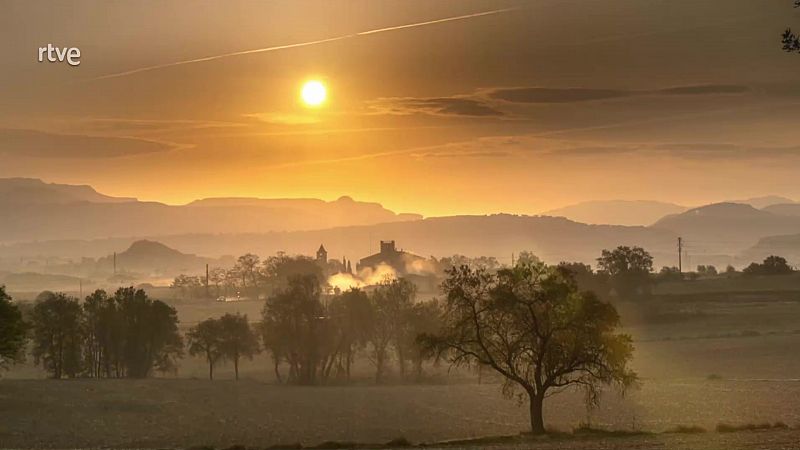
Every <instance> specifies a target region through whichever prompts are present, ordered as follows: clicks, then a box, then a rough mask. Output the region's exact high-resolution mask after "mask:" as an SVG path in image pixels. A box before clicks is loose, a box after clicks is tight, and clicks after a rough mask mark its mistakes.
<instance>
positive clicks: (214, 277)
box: [208, 267, 226, 297]
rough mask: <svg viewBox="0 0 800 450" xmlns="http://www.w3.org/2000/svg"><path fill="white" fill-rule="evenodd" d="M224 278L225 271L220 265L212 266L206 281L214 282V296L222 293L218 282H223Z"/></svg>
mask: <svg viewBox="0 0 800 450" xmlns="http://www.w3.org/2000/svg"><path fill="white" fill-rule="evenodd" d="M225 279H226V271H225V269H223V268H221V267H214V268H213V269H211V270H210V271H209V273H208V281H210V282H211V283H213V284H214V291H215V292H216V297H219V296H221V295H222V291H221V290H220V284H223V283H225Z"/></svg>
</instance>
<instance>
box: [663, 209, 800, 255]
mask: <svg viewBox="0 0 800 450" xmlns="http://www.w3.org/2000/svg"><path fill="white" fill-rule="evenodd" d="M653 228H658V229H664V230H669V231H671V232H673V233H675V234H677V235H680V236H682V237H683V238H685V239H686V240H687V241H688V242H690V243H691V244H692V246H694V247H695V249H696V250H701V249H702V251H706V252H724V253H728V254H736V253H739V252H740V251H742V250H744V249H746V248H749V247H750V246H752V245H755V244H756V243H757V242H758V241H759V240H760V239H762V238H765V237H768V236H775V235H784V234H792V233H796V232H798V231H800V217H791V216H784V215H778V214H773V213H772V212H769V211H765V210H760V209H756V208H754V207H753V206H750V205H746V204H741V203H715V204H712V205H706V206H701V207H699V208H693V209H690V210H688V211H686V212H684V213H681V214H673V215H670V216H667V217H664V218H663V219H661V220H659V221H658V222H656V223H655V224H653Z"/></svg>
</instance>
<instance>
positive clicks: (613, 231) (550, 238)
mask: <svg viewBox="0 0 800 450" xmlns="http://www.w3.org/2000/svg"><path fill="white" fill-rule="evenodd" d="M675 238H676V236H675V235H674V234H673V233H671V232H669V231H665V230H657V229H651V228H648V227H626V226H619V225H587V224H582V223H578V222H573V221H570V220H568V219H565V218H561V217H548V216H515V215H508V214H499V215H491V216H451V217H437V218H427V219H423V220H418V221H410V222H393V223H383V224H376V225H363V226H350V227H337V228H330V229H324V230H311V231H292V232H267V233H226V234H181V235H161V236H150V237H149V238H148V239H152V240H157V241H158V242H160V243H162V244H164V245H167V246H169V247H171V248H174V249H179V250H180V251H181V252H186V253H193V254H198V255H206V256H209V257H217V256H221V255H240V254H243V253H246V252H253V253H257V254H259V255H262V256H267V255H272V254H275V253H276V252H278V251H286V252H288V253H290V254H305V255H311V254H313V253H314V251H316V249H317V248H318V247H319V245H320V244H324V245H325V248H326V249H328V252H329V256H330V257H331V258H335V259H341V258H342V257H343V256H346V257H347V258H348V259H352V260H354V261H356V260H358V259H360V258H363V257H365V256H368V255H371V254H373V253H375V252H377V250H378V243H379V241H380V240H381V239H383V240H395V241H396V242H397V245H398V247H400V248H403V249H404V250H407V251H410V252H413V253H416V254H418V255H421V256H426V257H427V256H432V255H433V256H437V257H441V256H450V255H453V254H464V255H468V256H495V257H497V258H498V259H499V260H500V261H501V262H505V263H510V262H511V255H512V253H518V252H519V251H521V250H530V251H533V252H534V253H535V254H537V255H538V256H540V257H541V258H543V259H545V260H546V261H548V262H552V263H558V262H560V261H583V262H586V263H593V262H594V260H595V258H597V257H598V256H599V254H600V252H601V251H602V250H603V249H605V248H613V247H616V246H617V245H641V246H644V247H646V248H647V249H648V250H650V251H651V252H652V253H653V254H654V255H655V256H656V257H657V259H661V258H662V257H663V258H671V252H672V248H673V247H674V241H675ZM134 240H135V239H134V238H130V239H129V240H126V239H101V240H96V241H57V242H54V246H55V247H56V248H57V249H58V251H59V252H61V253H73V254H75V253H78V252H92V253H93V254H98V253H102V254H108V250H109V248H119V247H121V246H123V245H124V246H127V245H129V244H130V243H131V242H133V241H134ZM47 247H48V245H47V243H37V244H33V243H25V244H15V245H9V246H6V247H5V248H4V249H3V253H4V254H5V255H8V256H13V257H16V258H19V257H21V256H23V255H21V253H27V254H40V255H41V254H44V252H45V251H47ZM118 256H119V255H118ZM665 264H666V262H665Z"/></svg>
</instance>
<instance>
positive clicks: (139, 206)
mask: <svg viewBox="0 0 800 450" xmlns="http://www.w3.org/2000/svg"><path fill="white" fill-rule="evenodd" d="M3 205H5V206H6V207H7V208H9V209H11V208H13V211H14V214H9V215H7V216H6V218H5V220H3V221H0V242H6V243H9V242H21V241H42V240H69V239H86V240H91V239H97V238H110V237H129V236H158V235H165V234H185V233H258V232H265V231H293V230H309V229H321V228H332V227H337V226H349V225H369V224H375V223H382V222H393V221H408V220H418V219H420V218H421V217H422V216H420V215H416V214H396V213H394V212H393V211H390V210H388V209H386V208H384V207H383V206H381V205H380V204H378V203H365V202H358V201H355V200H353V199H351V198H349V197H342V198H340V199H338V200H336V201H333V202H326V201H323V200H315V199H298V200H294V199H278V200H270V199H256V198H252V199H205V200H200V201H197V202H192V203H190V204H189V205H182V206H171V205H166V204H163V203H157V202H141V201H137V200H136V199H127V198H115V197H109V196H105V195H103V194H100V193H98V192H97V191H95V190H94V189H92V188H91V187H89V186H71V185H59V184H46V183H44V182H42V181H41V180H33V179H19V178H11V179H0V206H3Z"/></svg>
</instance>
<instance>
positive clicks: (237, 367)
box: [233, 357, 239, 381]
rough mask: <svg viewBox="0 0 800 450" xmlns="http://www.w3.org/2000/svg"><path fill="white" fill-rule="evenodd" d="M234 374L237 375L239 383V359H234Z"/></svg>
mask: <svg viewBox="0 0 800 450" xmlns="http://www.w3.org/2000/svg"><path fill="white" fill-rule="evenodd" d="M233 372H234V373H235V374H236V381H239V358H238V357H237V358H233Z"/></svg>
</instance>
